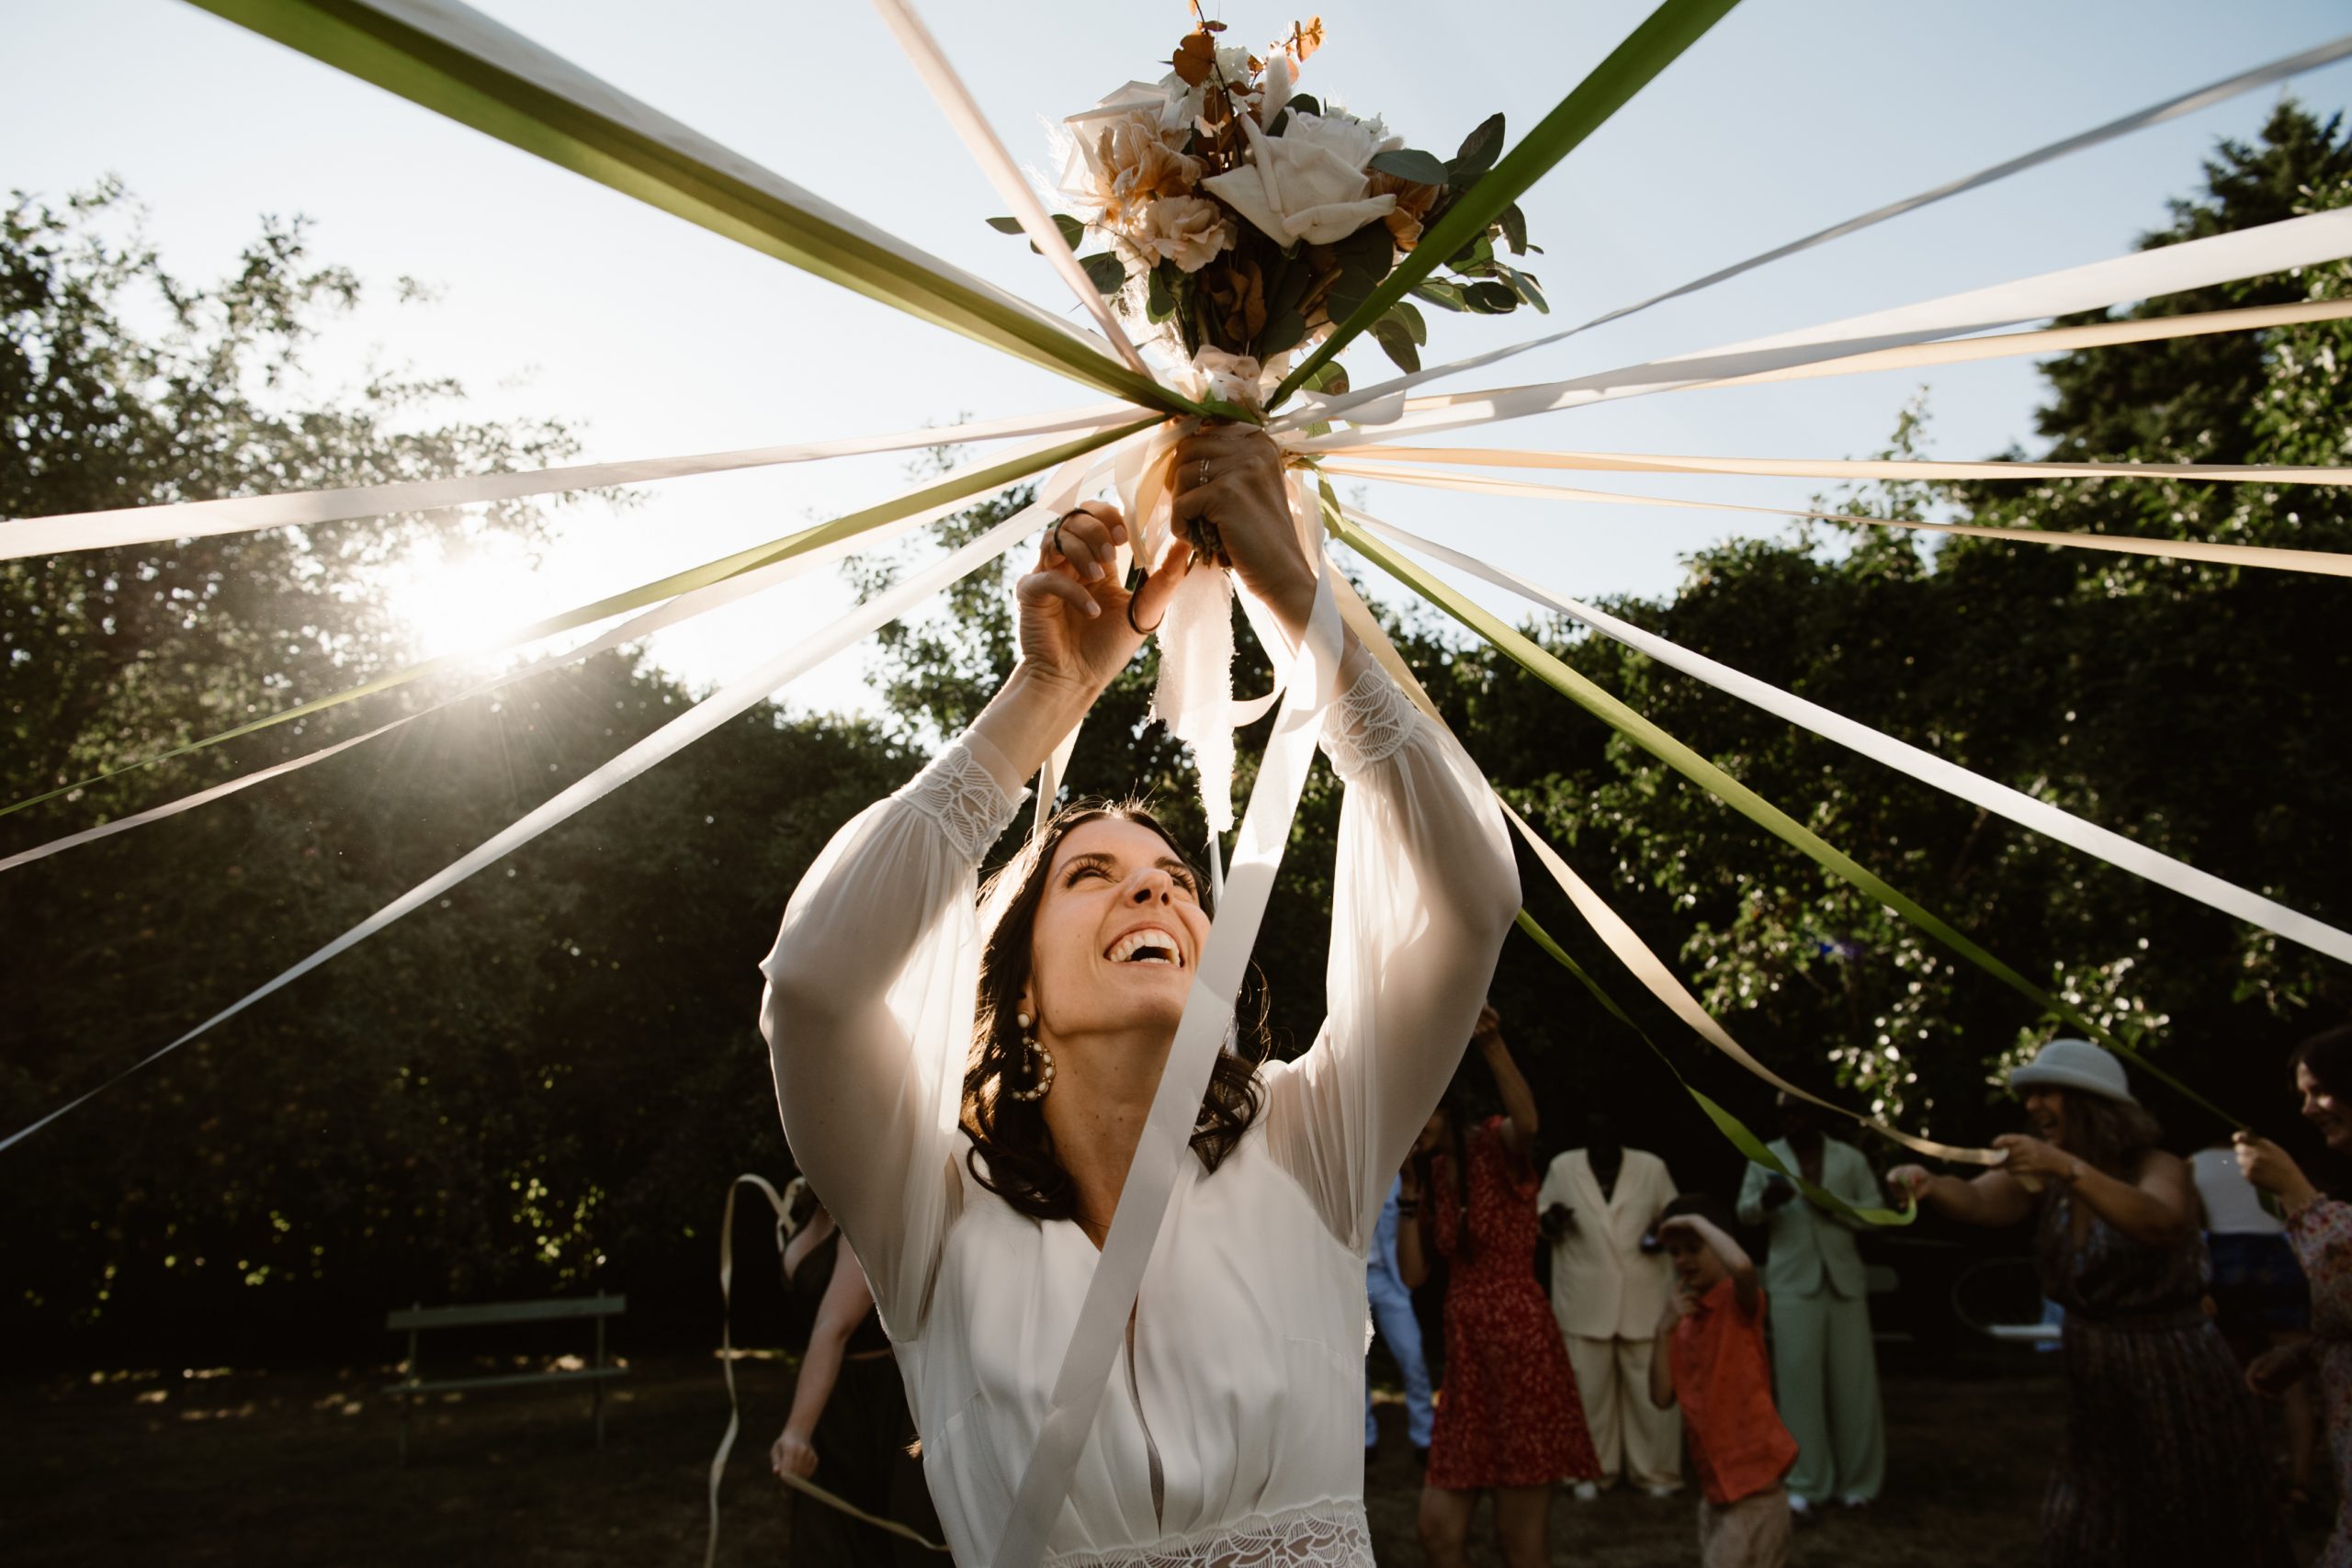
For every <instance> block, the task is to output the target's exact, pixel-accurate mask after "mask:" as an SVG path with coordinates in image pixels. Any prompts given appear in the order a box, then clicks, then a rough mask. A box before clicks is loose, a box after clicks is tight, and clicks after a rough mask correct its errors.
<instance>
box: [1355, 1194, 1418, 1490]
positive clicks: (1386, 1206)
mask: <svg viewBox="0 0 2352 1568" xmlns="http://www.w3.org/2000/svg"><path fill="white" fill-rule="evenodd" d="M1418 1209H1419V1203H1418V1202H1417V1203H1415V1204H1414V1205H1412V1207H1411V1208H1410V1209H1408V1208H1407V1206H1406V1205H1405V1203H1404V1179H1403V1178H1402V1177H1399V1178H1398V1179H1396V1180H1394V1181H1391V1182H1390V1183H1389V1184H1388V1199H1387V1201H1385V1202H1384V1203H1382V1204H1381V1205H1380V1221H1379V1223H1378V1224H1375V1225H1374V1226H1373V1230H1372V1255H1371V1256H1370V1257H1369V1258H1365V1260H1364V1276H1363V1284H1364V1294H1365V1295H1367V1296H1368V1297H1370V1298H1371V1301H1372V1322H1373V1326H1374V1328H1376V1329H1378V1330H1379V1332H1380V1337H1381V1338H1382V1339H1383V1340H1384V1341H1385V1342H1386V1344H1387V1346H1388V1353H1389V1355H1391V1356H1392V1357H1394V1358H1395V1359H1396V1361H1397V1371H1400V1372H1402V1373H1403V1374H1404V1376H1405V1436H1406V1437H1407V1438H1408V1439H1409V1440H1410V1441H1411V1443H1412V1445H1413V1452H1414V1454H1415V1455H1416V1456H1418V1457H1419V1459H1420V1460H1421V1461H1422V1462H1423V1463H1427V1462H1428V1461H1429V1457H1430V1420H1431V1417H1432V1414H1433V1413H1432V1411H1431V1410H1430V1363H1429V1358H1428V1357H1427V1356H1425V1355H1423V1354H1422V1353H1421V1320H1420V1319H1419V1317H1417V1316H1415V1315H1414V1314H1413V1292H1411V1291H1410V1290H1408V1289H1407V1288H1406V1285H1405V1280H1404V1277H1403V1276H1402V1275H1400V1274H1399V1273H1398V1272H1397V1226H1398V1224H1400V1223H1401V1222H1404V1221H1409V1220H1413V1219H1414V1212H1415V1211H1417V1210H1418ZM1417 1223H1418V1222H1417ZM1379 1445H1380V1427H1378V1425H1377V1424H1375V1423H1374V1420H1373V1418H1372V1381H1371V1379H1369V1378H1366V1379H1365V1380H1364V1388H1363V1449H1364V1457H1365V1458H1366V1459H1370V1458H1371V1457H1372V1450H1374V1449H1375V1448H1377V1447H1378V1446H1379Z"/></svg>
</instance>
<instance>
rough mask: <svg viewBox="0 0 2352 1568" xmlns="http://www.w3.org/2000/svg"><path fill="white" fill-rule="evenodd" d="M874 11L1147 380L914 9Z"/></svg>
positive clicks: (1058, 269) (1146, 369)
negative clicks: (880, 15) (879, 15)
mask: <svg viewBox="0 0 2352 1568" xmlns="http://www.w3.org/2000/svg"><path fill="white" fill-rule="evenodd" d="M874 8H875V9H876V10H877V11H879V12H881V13H882V20H883V21H884V22H886V23H888V26H889V28H890V31H891V34H892V35H893V36H894V37H896V38H897V39H898V40H899V48H900V49H903V50H905V51H907V58H908V59H909V60H910V61H911V62H914V68H915V71H916V73H918V74H919V75H921V76H922V85H924V86H926V87H928V88H930V89H931V96H932V99H933V102H935V103H937V104H938V105H939V110H940V112H941V113H942V114H944V115H945V116H946V117H947V123H948V124H949V125H951V126H953V127H955V129H956V135H957V136H959V137H961V138H962V139H963V142H964V146H965V148H966V149H967V151H968V152H970V153H971V154H972V158H973V161H974V162H975V163H977V164H979V166H980V173H982V174H984V175H987V176H988V179H989V184H990V185H992V186H995V187H996V193H997V195H999V196H1001V197H1004V199H1005V200H1006V201H1007V202H1008V203H1010V204H1011V205H1012V216H1013V217H1014V218H1016V219H1018V220H1020V223H1021V231H1022V232H1023V233H1024V234H1026V235H1028V236H1029V242H1030V243H1032V244H1034V245H1035V246H1036V247H1037V251H1038V254H1041V255H1043V256H1044V257H1045V258H1046V265H1048V266H1050V267H1052V268H1053V269H1054V272H1055V274H1056V275H1057V276H1059V277H1060V278H1061V280H1062V281H1063V282H1064V283H1066V284H1068V285H1069V289H1070V292H1071V293H1073V294H1075V295H1077V296H1078V302H1079V304H1080V307H1081V308H1083V309H1084V310H1085V311H1086V313H1087V314H1089V315H1091V316H1092V317H1093V318H1094V324H1095V325H1096V326H1098V327H1100V328H1102V329H1103V336H1104V337H1105V338H1107V339H1109V340H1110V344H1111V346H1112V347H1113V348H1115V349H1117V350H1118V351H1119V357H1120V358H1122V359H1124V360H1125V361H1126V362H1127V364H1128V366H1129V367H1131V368H1132V369H1134V370H1135V371H1136V374H1137V375H1141V376H1149V375H1151V367H1150V366H1148V365H1146V364H1145V363H1144V359H1143V355H1141V354H1139V353H1137V352H1136V345H1135V344H1133V343H1132V342H1130V341H1129V340H1128V337H1127V334H1126V331H1125V328H1123V327H1121V326H1120V325H1119V320H1118V318H1117V317H1116V316H1114V315H1113V314H1112V312H1111V307H1110V306H1109V304H1107V303H1106V302H1105V301H1104V299H1103V291H1102V290H1101V289H1099V288H1095V287H1094V283H1093V280H1092V279H1091V278H1089V277H1088V276H1086V269H1085V268H1084V267H1081V266H1080V265H1078V256H1077V254H1075V253H1074V252H1072V251H1071V249H1070V248H1069V243H1068V242H1067V241H1065V240H1064V239H1063V238H1062V234H1061V231H1060V230H1059V229H1058V228H1057V227H1055V225H1054V220H1053V218H1052V217H1051V216H1050V215H1049V214H1048V213H1047V212H1046V204H1045V203H1044V202H1042V201H1040V200H1038V199H1037V193H1036V192H1035V191H1034V190H1032V189H1030V188H1029V182H1028V181H1027V180H1024V179H1023V178H1022V177H1021V169H1020V165H1018V164H1015V163H1013V161H1012V153H1010V152H1006V151H1005V149H1004V143H1003V142H1002V141H1000V140H998V138H997V134H996V128H995V127H993V126H991V125H989V121H988V116H986V115H984V114H982V113H981V112H980V106H979V104H978V102H977V101H976V100H975V99H974V98H973V96H972V93H971V89H970V88H968V87H967V86H965V85H964V79H963V78H962V77H960V76H958V75H956V67H955V66H953V65H951V64H949V63H948V62H947V55H946V52H945V51H944V50H942V49H941V48H940V47H939V40H938V39H934V38H933V37H932V36H931V29H930V28H927V27H925V26H923V22H922V17H918V16H916V15H915V11H914V7H913V6H910V5H908V4H907V3H906V0H874Z"/></svg>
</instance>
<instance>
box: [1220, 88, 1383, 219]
mask: <svg viewBox="0 0 2352 1568" xmlns="http://www.w3.org/2000/svg"><path fill="white" fill-rule="evenodd" d="M1318 118H1319V117H1317V116H1315V115H1304V114H1294V115H1292V116H1291V118H1290V125H1289V126H1288V127H1285V128H1284V130H1283V135H1281V136H1279V137H1270V136H1268V135H1267V134H1266V133H1265V132H1264V131H1262V130H1259V129H1258V127H1257V124H1256V122H1254V121H1252V120H1250V119H1248V118H1244V119H1243V120H1242V121H1241V129H1242V130H1243V132H1244V133H1245V134H1246V135H1248V137H1249V138H1250V163H1249V164H1246V165H1244V166H1243V167H1241V168H1238V169H1232V170H1228V171H1227V172H1226V173H1225V174H1222V175H1211V176H1210V177H1208V178H1207V179H1205V180H1203V181H1202V182H1201V185H1202V187H1203V188H1204V189H1206V190H1209V191H1213V192H1215V193H1216V196H1217V197H1219V198H1221V199H1222V200H1223V201H1224V202H1225V203H1226V205H1227V206H1228V207H1231V208H1232V209H1234V210H1235V211H1236V212H1238V213H1239V214H1241V216H1242V217H1244V218H1246V219H1248V220H1250V222H1251V223H1252V224H1253V225H1255V226H1256V227H1257V228H1258V229H1260V230H1261V231H1264V232H1265V233H1266V234H1267V235H1268V236H1270V237H1271V238H1272V240H1273V241H1274V242H1275V243H1277V244H1282V245H1288V244H1290V243H1292V242H1293V241H1295V240H1304V241H1306V243H1308V244H1311V245H1329V244H1331V243H1336V242H1338V241H1340V240H1344V239H1346V238H1347V237H1348V236H1349V235H1351V234H1352V233H1354V232H1355V231H1357V230H1359V229H1361V228H1363V226H1364V225H1365V224H1367V223H1370V222H1373V221H1374V220H1378V219H1380V218H1384V217H1385V216H1386V215H1387V213H1388V211H1389V209H1391V208H1393V207H1395V206H1396V205H1397V198H1396V197H1393V196H1372V197H1368V196H1366V195H1365V194H1364V189H1365V183H1366V182H1365V177H1364V171H1363V163H1358V162H1351V161H1350V160H1349V159H1347V158H1344V157H1342V156H1340V154H1339V153H1338V152H1334V151H1333V149H1332V147H1331V146H1330V145H1329V144H1328V143H1329V141H1341V140H1342V138H1341V137H1340V135H1339V134H1337V133H1329V134H1327V133H1324V132H1322V131H1319V130H1318V131H1317V132H1315V133H1310V134H1309V135H1306V136H1295V135H1294V134H1293V132H1294V131H1295V129H1296V128H1298V127H1299V126H1300V125H1301V124H1302V123H1303V122H1306V121H1308V120H1316V119H1318ZM1358 130H1359V132H1360V131H1361V128H1358ZM1363 141H1364V143H1365V148H1366V150H1365V152H1364V154H1363V156H1364V160H1365V161H1367V162H1368V161H1369V160H1370V159H1371V156H1372V152H1371V150H1370V149H1371V146H1372V143H1371V140H1370V138H1369V137H1368V136H1364V137H1363ZM1343 144H1344V145H1348V146H1353V145H1354V143H1353V141H1344V142H1343Z"/></svg>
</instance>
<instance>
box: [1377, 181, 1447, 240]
mask: <svg viewBox="0 0 2352 1568" xmlns="http://www.w3.org/2000/svg"><path fill="white" fill-rule="evenodd" d="M1367 188H1368V190H1369V192H1370V194H1372V195H1374V196H1393V197H1396V198H1397V205H1396V206H1395V207H1393V208H1391V209H1389V211H1388V219H1387V221H1388V237H1389V238H1390V239H1392V240H1394V241H1396V242H1397V249H1398V250H1400V251H1409V250H1411V249H1412V248H1413V247H1414V246H1415V245H1418V244H1419V243H1421V220H1422V219H1424V218H1427V217H1428V216H1429V213H1430V208H1432V207H1434V206H1436V205H1437V198H1438V197H1440V196H1442V195H1443V194H1444V187H1443V186H1425V185H1423V184H1421V183H1420V182H1419V181H1418V180H1408V179H1402V178H1400V177H1398V176H1397V175H1389V174H1383V173H1382V172H1381V171H1380V170H1378V169H1374V170H1373V171H1372V178H1371V180H1370V181H1369V182H1368V186H1367Z"/></svg>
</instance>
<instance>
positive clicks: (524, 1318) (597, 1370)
mask: <svg viewBox="0 0 2352 1568" xmlns="http://www.w3.org/2000/svg"><path fill="white" fill-rule="evenodd" d="M627 1311H628V1297H627V1296H608V1295H606V1294H605V1293H604V1292H602V1291H599V1292H596V1293H595V1294H594V1295H593V1296H572V1297H567V1298H565V1299H562V1300H559V1301H546V1302H484V1303H481V1304H480V1305H478V1306H446V1307H429V1306H426V1305H425V1304H424V1303H423V1302H418V1303H415V1304H414V1305H413V1306H411V1307H409V1308H408V1309H407V1310H405V1311H395V1312H392V1313H390V1314H387V1315H386V1317H385V1319H384V1328H385V1331H386V1332H387V1333H391V1334H399V1333H401V1332H402V1331H406V1333H407V1335H408V1360H407V1361H406V1363H405V1364H404V1365H403V1367H402V1369H401V1370H402V1371H405V1372H406V1373H407V1374H408V1375H407V1376H406V1377H405V1378H404V1379H402V1380H401V1382H396V1383H388V1384H386V1385H385V1388H384V1392H385V1393H387V1394H388V1395H390V1396H391V1397H392V1398H395V1399H398V1400H399V1401H400V1402H401V1464H403V1465H405V1464H407V1463H408V1428H409V1418H410V1416H412V1415H413V1413H414V1411H415V1409H416V1402H417V1401H418V1400H419V1399H422V1398H424V1397H425V1396H426V1395H428V1394H435V1393H450V1392H454V1391H461V1390H465V1389H475V1388H513V1387H517V1386H520V1385H522V1384H525V1383H558V1382H576V1381H579V1380H582V1379H585V1380H586V1381H587V1383H588V1387H589V1390H590V1393H591V1394H592V1395H593V1399H594V1416H595V1420H596V1446H597V1447H598V1448H599V1449H601V1448H603V1447H604V1446H605V1382H607V1381H608V1380H610V1379H612V1378H617V1377H625V1376H627V1375H628V1368H626V1367H612V1366H607V1365H605V1319H606V1318H609V1317H618V1316H620V1315H621V1314H623V1313H625V1312H627ZM579 1317H589V1318H594V1319H595V1320H596V1359H595V1361H594V1364H592V1365H589V1366H585V1367H574V1368H570V1369H559V1370H557V1371H546V1372H492V1373H488V1374H483V1375H479V1376H474V1377H462V1378H435V1379H432V1380H430V1381H427V1380H426V1379H425V1378H424V1375H423V1370H424V1369H423V1363H422V1361H421V1360H420V1359H419V1357H418V1352H417V1343H416V1340H417V1336H418V1335H420V1334H422V1333H424V1331H425V1330H426V1329H428V1328H478V1327H481V1326H483V1325H490V1324H503V1323H542V1322H548V1321H552V1320H555V1319H559V1318H579Z"/></svg>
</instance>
